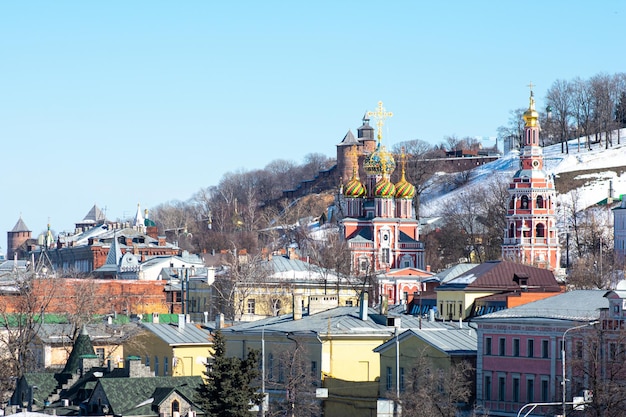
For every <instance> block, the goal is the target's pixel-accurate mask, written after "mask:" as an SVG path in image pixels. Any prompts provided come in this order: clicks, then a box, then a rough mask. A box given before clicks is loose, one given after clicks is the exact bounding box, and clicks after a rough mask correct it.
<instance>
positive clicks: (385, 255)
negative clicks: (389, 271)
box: [381, 248, 389, 264]
mask: <svg viewBox="0 0 626 417" xmlns="http://www.w3.org/2000/svg"><path fill="white" fill-rule="evenodd" d="M381 262H382V263H384V264H389V248H383V251H382V258H381Z"/></svg>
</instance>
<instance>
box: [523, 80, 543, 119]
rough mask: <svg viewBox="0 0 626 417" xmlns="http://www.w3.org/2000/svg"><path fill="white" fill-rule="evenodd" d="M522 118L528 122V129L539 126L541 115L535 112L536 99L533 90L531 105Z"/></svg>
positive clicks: (531, 92)
mask: <svg viewBox="0 0 626 417" xmlns="http://www.w3.org/2000/svg"><path fill="white" fill-rule="evenodd" d="M531 88H532V84H531ZM522 117H523V118H524V122H526V127H534V126H537V125H538V124H539V113H538V112H537V110H535V97H534V95H533V90H532V89H531V90H530V105H529V106H528V110H526V111H525V112H524V114H523V116H522Z"/></svg>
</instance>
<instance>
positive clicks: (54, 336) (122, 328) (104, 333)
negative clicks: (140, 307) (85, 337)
mask: <svg viewBox="0 0 626 417" xmlns="http://www.w3.org/2000/svg"><path fill="white" fill-rule="evenodd" d="M85 327H86V331H87V333H88V334H89V337H90V339H91V342H92V343H93V344H100V343H119V342H120V341H122V340H124V339H125V338H127V337H130V336H131V335H133V334H135V333H136V332H137V330H138V325H137V324H135V323H128V324H105V323H95V324H87V325H85ZM73 332H74V325H73V324H69V323H65V324H63V323H60V324H42V325H41V326H39V328H38V330H37V337H38V338H39V339H40V340H41V341H42V342H43V343H46V344H67V343H72V341H71V339H70V335H71V334H72V333H73Z"/></svg>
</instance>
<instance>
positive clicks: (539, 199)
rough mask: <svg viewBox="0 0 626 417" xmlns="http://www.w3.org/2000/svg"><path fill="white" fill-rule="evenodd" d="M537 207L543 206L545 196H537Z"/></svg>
mask: <svg viewBox="0 0 626 417" xmlns="http://www.w3.org/2000/svg"><path fill="white" fill-rule="evenodd" d="M537 208H543V197H542V196H540V195H538V196H537Z"/></svg>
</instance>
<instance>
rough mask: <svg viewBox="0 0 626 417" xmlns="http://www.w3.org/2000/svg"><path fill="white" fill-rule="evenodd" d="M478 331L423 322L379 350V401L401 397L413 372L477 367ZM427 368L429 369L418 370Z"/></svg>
mask: <svg viewBox="0 0 626 417" xmlns="http://www.w3.org/2000/svg"><path fill="white" fill-rule="evenodd" d="M476 346H477V334H476V330H475V329H472V328H470V327H468V326H467V324H463V323H461V325H459V324H457V323H444V322H439V321H434V320H423V321H422V322H421V323H420V325H419V326H418V327H411V328H409V329H407V330H405V331H403V332H401V333H400V332H398V333H396V334H395V336H394V337H393V338H392V339H389V340H388V341H387V342H385V343H383V344H382V345H380V346H378V347H376V349H374V352H377V353H379V354H380V379H379V388H378V392H379V398H381V399H382V398H390V397H394V396H396V395H397V396H400V395H402V393H404V392H405V390H406V386H407V379H408V378H410V375H411V373H412V372H413V370H417V371H418V372H436V371H439V370H444V371H445V370H447V369H449V368H450V367H451V366H454V365H455V364H458V363H459V362H462V361H467V362H468V363H469V364H470V365H471V366H472V367H475V366H476ZM423 366H425V367H426V369H423V368H422V369H416V367H418V368H420V367H423ZM472 398H473V396H472Z"/></svg>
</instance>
